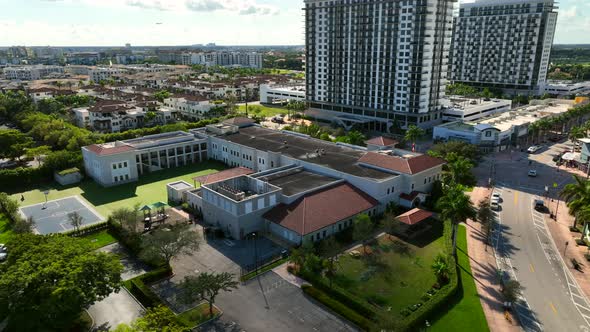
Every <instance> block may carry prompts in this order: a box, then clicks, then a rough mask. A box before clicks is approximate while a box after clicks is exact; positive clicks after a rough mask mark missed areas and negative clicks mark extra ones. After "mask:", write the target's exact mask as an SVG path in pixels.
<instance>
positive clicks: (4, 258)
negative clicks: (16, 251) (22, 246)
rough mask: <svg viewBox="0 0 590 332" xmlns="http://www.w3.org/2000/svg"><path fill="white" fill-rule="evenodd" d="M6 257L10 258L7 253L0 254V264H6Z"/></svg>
mask: <svg viewBox="0 0 590 332" xmlns="http://www.w3.org/2000/svg"><path fill="white" fill-rule="evenodd" d="M6 256H8V254H7V253H5V252H3V253H0V262H4V261H5V260H6Z"/></svg>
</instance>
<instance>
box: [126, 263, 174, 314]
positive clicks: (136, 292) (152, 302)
mask: <svg viewBox="0 0 590 332" xmlns="http://www.w3.org/2000/svg"><path fill="white" fill-rule="evenodd" d="M171 275H172V269H171V268H170V266H165V267H161V268H159V269H156V270H153V271H150V272H148V273H144V274H142V275H140V276H138V277H135V278H133V279H131V280H128V281H126V282H125V283H124V285H125V287H126V288H127V289H128V290H129V292H131V294H133V296H134V297H135V298H136V299H137V300H138V301H139V302H140V303H141V304H142V305H143V306H144V307H154V306H157V305H159V304H162V300H161V299H160V297H158V295H157V294H156V293H155V292H154V291H153V290H152V289H151V288H150V287H149V286H148V285H147V284H149V283H153V282H156V281H158V280H162V279H164V278H166V277H169V276H171Z"/></svg>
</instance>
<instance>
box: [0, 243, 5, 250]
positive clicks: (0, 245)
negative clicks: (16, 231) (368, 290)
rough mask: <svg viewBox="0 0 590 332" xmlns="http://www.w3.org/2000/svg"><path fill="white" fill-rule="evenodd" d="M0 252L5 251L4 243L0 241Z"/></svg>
mask: <svg viewBox="0 0 590 332" xmlns="http://www.w3.org/2000/svg"><path fill="white" fill-rule="evenodd" d="M0 252H6V245H5V244H4V243H0Z"/></svg>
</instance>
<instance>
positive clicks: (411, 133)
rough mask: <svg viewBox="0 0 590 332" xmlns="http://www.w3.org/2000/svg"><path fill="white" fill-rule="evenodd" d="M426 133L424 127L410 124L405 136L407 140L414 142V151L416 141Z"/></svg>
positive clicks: (413, 149)
mask: <svg viewBox="0 0 590 332" xmlns="http://www.w3.org/2000/svg"><path fill="white" fill-rule="evenodd" d="M424 134H425V132H424V129H422V128H420V127H417V126H415V125H410V126H409V127H408V129H407V130H406V134H405V136H404V138H405V140H406V141H409V142H412V151H416V141H417V140H419V139H420V138H422V137H423V136H424Z"/></svg>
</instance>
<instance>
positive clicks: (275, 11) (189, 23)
mask: <svg viewBox="0 0 590 332" xmlns="http://www.w3.org/2000/svg"><path fill="white" fill-rule="evenodd" d="M462 1H470V0H462ZM302 7H303V0H0V8H1V10H0V45H1V46H12V45H26V46H45V45H50V46H123V45H124V44H125V43H131V44H132V45H135V46H152V45H153V46H155V45H162V46H164V45H193V44H206V43H210V42H213V43H216V44H218V45H303V44H304V38H303V34H304V30H303V26H304V21H303V11H302V10H301V8H302ZM555 43H557V44H590V1H589V0H560V1H559V18H558V23H557V31H556V34H555Z"/></svg>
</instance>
